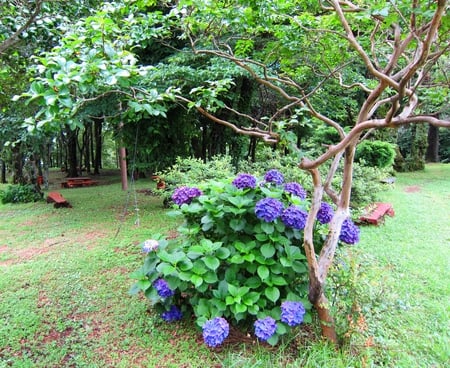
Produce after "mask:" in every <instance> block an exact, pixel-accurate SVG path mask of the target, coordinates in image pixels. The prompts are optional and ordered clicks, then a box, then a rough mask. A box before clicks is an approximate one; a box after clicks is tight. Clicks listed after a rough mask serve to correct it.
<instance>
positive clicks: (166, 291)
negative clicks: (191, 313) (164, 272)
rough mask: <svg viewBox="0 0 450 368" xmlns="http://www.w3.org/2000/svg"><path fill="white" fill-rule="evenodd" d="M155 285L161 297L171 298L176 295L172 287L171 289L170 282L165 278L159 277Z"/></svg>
mask: <svg viewBox="0 0 450 368" xmlns="http://www.w3.org/2000/svg"><path fill="white" fill-rule="evenodd" d="M153 287H154V288H155V289H156V291H157V292H158V295H159V296H160V297H161V298H169V297H171V296H173V295H174V292H173V290H172V289H170V287H169V284H168V283H167V281H166V280H164V279H158V280H156V281H155V282H154V283H153Z"/></svg>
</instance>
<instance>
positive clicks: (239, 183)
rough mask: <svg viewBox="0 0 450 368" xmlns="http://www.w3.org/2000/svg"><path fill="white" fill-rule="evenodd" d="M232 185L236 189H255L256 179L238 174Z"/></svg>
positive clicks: (248, 175)
mask: <svg viewBox="0 0 450 368" xmlns="http://www.w3.org/2000/svg"><path fill="white" fill-rule="evenodd" d="M232 184H233V185H234V186H235V187H236V188H238V189H245V188H255V187H256V178H255V177H254V176H253V175H250V174H239V175H238V176H237V177H236V179H234V180H233V182H232Z"/></svg>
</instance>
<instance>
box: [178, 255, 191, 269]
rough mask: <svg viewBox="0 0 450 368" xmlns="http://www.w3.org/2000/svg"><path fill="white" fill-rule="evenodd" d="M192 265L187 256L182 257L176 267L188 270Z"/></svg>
mask: <svg viewBox="0 0 450 368" xmlns="http://www.w3.org/2000/svg"><path fill="white" fill-rule="evenodd" d="M192 267H193V263H192V261H191V260H190V259H189V258H186V259H183V260H182V261H180V262H178V268H179V269H180V271H189V270H190V269H191V268H192Z"/></svg>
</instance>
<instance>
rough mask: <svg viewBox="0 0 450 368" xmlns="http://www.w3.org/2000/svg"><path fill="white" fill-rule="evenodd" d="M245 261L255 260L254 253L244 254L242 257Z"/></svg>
mask: <svg viewBox="0 0 450 368" xmlns="http://www.w3.org/2000/svg"><path fill="white" fill-rule="evenodd" d="M242 258H243V259H244V260H245V261H247V262H250V263H251V262H253V261H254V260H255V255H254V254H253V253H249V254H245V255H244V256H243V257H242Z"/></svg>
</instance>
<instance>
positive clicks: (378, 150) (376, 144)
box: [355, 141, 395, 168]
mask: <svg viewBox="0 0 450 368" xmlns="http://www.w3.org/2000/svg"><path fill="white" fill-rule="evenodd" d="M394 159H395V148H394V146H393V145H392V144H391V143H388V142H383V141H363V142H362V143H361V144H359V145H358V147H357V148H356V155H355V160H356V161H357V162H360V163H361V162H364V163H365V164H366V165H367V166H371V167H378V168H386V167H390V166H392V164H393V163H394Z"/></svg>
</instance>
